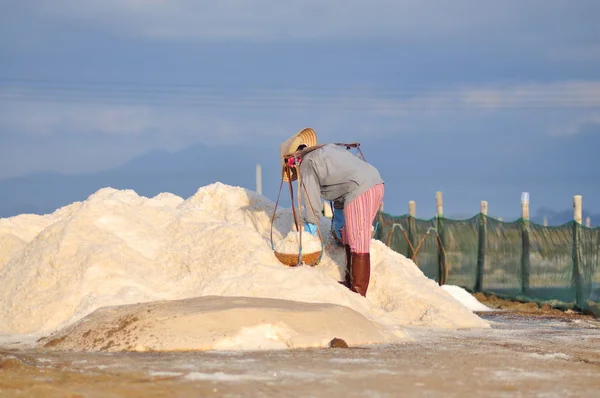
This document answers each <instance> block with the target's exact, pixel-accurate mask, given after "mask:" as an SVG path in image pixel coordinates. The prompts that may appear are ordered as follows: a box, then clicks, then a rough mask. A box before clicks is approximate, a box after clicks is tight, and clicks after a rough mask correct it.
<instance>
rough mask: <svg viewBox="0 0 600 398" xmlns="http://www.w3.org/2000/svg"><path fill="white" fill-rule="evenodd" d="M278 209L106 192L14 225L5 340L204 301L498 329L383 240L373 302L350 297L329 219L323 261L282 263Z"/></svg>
mask: <svg viewBox="0 0 600 398" xmlns="http://www.w3.org/2000/svg"><path fill="white" fill-rule="evenodd" d="M273 209H274V203H273V202H271V201H270V200H268V199H266V198H265V197H263V196H260V195H258V194H256V193H254V192H251V191H248V190H246V189H243V188H238V187H231V186H228V185H224V184H221V183H216V184H212V185H208V186H206V187H202V188H200V189H199V190H198V192H197V193H196V194H195V195H193V196H192V197H190V198H189V199H187V200H183V199H182V198H179V197H177V196H175V195H171V194H161V195H158V196H156V197H154V198H145V197H140V196H138V195H137V194H136V193H135V192H133V191H131V190H124V191H119V190H115V189H111V188H105V189H102V190H100V191H98V192H96V193H95V194H93V195H91V196H90V197H89V198H88V199H87V200H86V201H84V202H81V203H75V204H72V205H70V206H66V207H64V208H62V209H59V210H57V211H56V212H54V213H52V214H50V215H46V216H29V215H23V216H18V217H13V218H9V219H2V220H0V234H3V235H4V236H5V238H4V240H2V241H1V242H5V244H4V245H0V258H1V259H2V263H3V264H4V266H3V267H2V268H0V286H1V287H2V289H0V335H16V334H34V335H46V334H48V333H52V332H54V331H56V330H57V329H59V328H63V327H66V326H69V325H71V324H73V323H74V322H76V321H78V320H80V319H82V318H83V317H85V316H86V315H88V314H90V313H92V312H93V311H95V310H96V309H98V308H101V307H105V306H118V305H125V304H135V303H140V302H151V301H157V300H180V299H187V298H193V297H200V296H241V297H262V298H272V299H282V300H292V301H298V302H305V303H329V304H335V305H339V306H345V307H348V308H350V309H352V310H354V311H356V312H358V313H360V314H361V315H362V316H364V317H365V318H366V319H368V320H369V321H371V322H373V323H375V324H377V325H378V327H383V328H384V329H386V330H388V331H389V332H390V334H392V335H398V334H400V335H402V332H401V328H402V326H407V325H411V326H423V327H434V328H438V327H441V328H469V327H489V325H488V323H487V322H485V321H483V320H482V319H480V318H479V317H477V316H476V315H474V314H473V313H472V312H471V311H470V310H469V309H468V308H466V307H465V306H464V305H462V304H461V303H459V302H458V301H456V300H455V299H453V298H452V297H451V296H450V295H449V294H448V293H447V292H445V291H444V290H443V289H441V288H440V287H439V286H438V285H437V284H436V283H435V282H434V281H432V280H430V279H428V278H426V277H425V276H424V275H423V273H422V272H421V271H420V270H419V269H418V267H416V266H415V264H414V263H413V262H412V261H410V260H408V259H406V258H405V257H404V256H402V255H400V254H398V253H396V252H394V251H392V250H390V249H389V248H388V247H386V246H385V245H384V244H383V243H382V242H379V241H372V250H371V258H372V264H371V266H372V276H371V285H370V287H369V292H368V294H367V298H366V299H365V298H363V297H361V296H359V295H357V294H355V293H352V292H350V291H349V290H348V289H346V288H345V287H344V286H342V285H340V284H339V283H337V281H338V280H342V272H343V269H344V267H345V265H344V264H345V254H344V251H343V248H340V247H337V246H336V245H335V244H334V242H332V241H331V239H330V237H329V234H328V233H327V231H328V230H329V220H327V219H325V218H323V219H322V224H321V231H322V232H325V233H324V235H325V238H326V240H325V242H324V247H325V253H324V255H323V259H322V261H321V263H320V264H319V265H318V266H316V267H308V266H303V267H295V268H290V267H286V266H284V265H282V264H281V263H279V261H278V260H277V258H276V257H275V255H274V253H273V248H272V247H271V242H270V225H271V217H272V215H273ZM291 213H292V212H291V210H290V209H281V208H280V209H278V210H277V214H276V217H275V225H274V231H273V235H274V243H277V242H279V241H280V240H281V239H283V238H284V237H286V236H287V235H288V234H289V232H290V231H291V230H292V228H293V222H292V214H291ZM9 235H10V237H9V238H6V237H7V236H9ZM0 265H1V264H0ZM327 337H329V336H327Z"/></svg>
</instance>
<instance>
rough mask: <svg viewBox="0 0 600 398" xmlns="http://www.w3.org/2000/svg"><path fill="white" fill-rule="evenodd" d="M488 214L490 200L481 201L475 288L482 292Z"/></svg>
mask: <svg viewBox="0 0 600 398" xmlns="http://www.w3.org/2000/svg"><path fill="white" fill-rule="evenodd" d="M487 214H488V202H486V201H485V200H482V201H481V210H480V214H479V239H478V242H477V274H476V276H475V288H474V289H473V290H475V291H476V292H481V291H482V290H483V271H484V269H485V251H486V244H487V237H486V235H487Z"/></svg>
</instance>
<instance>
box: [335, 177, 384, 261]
mask: <svg viewBox="0 0 600 398" xmlns="http://www.w3.org/2000/svg"><path fill="white" fill-rule="evenodd" d="M383 191H384V189H383V184H377V185H375V186H374V187H373V188H371V189H369V190H368V191H367V192H365V193H363V194H362V195H360V196H359V197H358V198H356V199H354V200H353V201H352V202H350V203H348V204H347V205H346V206H345V207H344V219H345V223H344V228H342V236H343V238H344V243H345V244H347V245H350V250H351V251H352V252H353V253H370V250H371V227H372V226H373V220H374V219H375V216H376V215H377V212H378V211H379V207H380V206H381V201H382V200H383Z"/></svg>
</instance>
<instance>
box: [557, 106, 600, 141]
mask: <svg viewBox="0 0 600 398" xmlns="http://www.w3.org/2000/svg"><path fill="white" fill-rule="evenodd" d="M580 134H600V112H598V111H596V112H592V113H590V114H586V115H583V116H581V117H577V118H575V119H574V120H572V121H570V122H569V123H568V124H566V125H562V126H560V127H556V128H552V130H551V135H553V136H574V135H580Z"/></svg>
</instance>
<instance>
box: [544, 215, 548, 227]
mask: <svg viewBox="0 0 600 398" xmlns="http://www.w3.org/2000/svg"><path fill="white" fill-rule="evenodd" d="M547 226H548V216H544V227H547Z"/></svg>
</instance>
